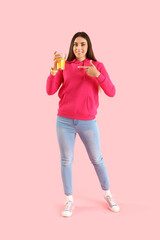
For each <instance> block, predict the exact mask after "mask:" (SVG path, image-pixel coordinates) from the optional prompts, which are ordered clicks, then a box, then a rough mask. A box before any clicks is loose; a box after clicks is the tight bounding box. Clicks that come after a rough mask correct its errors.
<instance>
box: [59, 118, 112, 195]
mask: <svg viewBox="0 0 160 240" xmlns="http://www.w3.org/2000/svg"><path fill="white" fill-rule="evenodd" d="M56 133H57V139H58V144H59V149H60V157H61V176H62V181H63V187H64V194H66V195H70V194H72V191H73V189H72V163H73V155H74V143H75V138H76V133H78V134H79V136H80V138H81V140H82V142H83V143H84V145H85V148H86V150H87V153H88V156H89V159H90V161H91V163H92V164H93V166H94V168H95V171H96V173H97V176H98V179H99V182H100V185H101V188H102V189H103V190H108V189H109V187H110V185H109V178H108V174H107V169H106V166H105V163H104V160H103V157H102V155H101V150H100V137H99V129H98V125H97V122H96V119H93V120H87V121H86V120H77V119H72V118H66V117H60V116H57V119H56Z"/></svg>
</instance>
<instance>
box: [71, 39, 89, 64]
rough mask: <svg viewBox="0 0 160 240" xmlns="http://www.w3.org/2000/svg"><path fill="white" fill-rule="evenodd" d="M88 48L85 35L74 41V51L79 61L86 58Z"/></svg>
mask: <svg viewBox="0 0 160 240" xmlns="http://www.w3.org/2000/svg"><path fill="white" fill-rule="evenodd" d="M87 50H88V43H87V40H86V39H85V38H83V37H77V38H76V39H75V40H74V43H73V53H74V55H75V56H76V58H77V59H78V60H79V61H83V60H84V59H86V53H87Z"/></svg>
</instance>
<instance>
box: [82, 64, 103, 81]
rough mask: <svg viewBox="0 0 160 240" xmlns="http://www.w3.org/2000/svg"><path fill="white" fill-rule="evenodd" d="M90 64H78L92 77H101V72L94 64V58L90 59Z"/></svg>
mask: <svg viewBox="0 0 160 240" xmlns="http://www.w3.org/2000/svg"><path fill="white" fill-rule="evenodd" d="M90 64H91V66H78V68H85V69H86V73H87V74H88V75H89V76H91V77H96V78H97V77H99V75H100V74H101V73H100V72H99V71H98V70H97V68H96V67H95V66H94V64H93V63H92V60H90Z"/></svg>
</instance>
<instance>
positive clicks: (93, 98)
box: [46, 58, 116, 120]
mask: <svg viewBox="0 0 160 240" xmlns="http://www.w3.org/2000/svg"><path fill="white" fill-rule="evenodd" d="M92 63H93V64H94V65H95V66H96V68H97V69H98V71H99V72H100V73H101V74H100V76H99V77H98V78H95V77H91V76H88V75H87V73H86V69H83V68H78V67H77V66H91V65H90V59H88V58H86V59H85V60H83V61H81V62H80V61H79V60H77V59H74V60H72V61H66V63H65V69H64V70H61V69H59V70H58V72H57V73H56V75H55V76H53V75H52V74H50V75H49V76H48V78H47V83H46V92H47V94H48V95H53V94H54V93H55V92H56V91H57V90H58V89H59V88H60V89H59V92H58V96H59V98H60V101H59V109H58V113H57V115H58V116H61V117H67V118H73V119H79V120H92V119H94V118H95V116H96V114H97V108H98V106H99V96H98V84H100V87H101V88H102V89H103V91H104V93H105V94H106V95H107V96H109V97H113V96H114V95H115V92H116V90H115V86H114V85H113V83H112V82H111V80H110V77H109V75H108V73H107V71H106V69H105V67H104V65H103V63H101V62H98V61H93V60H92Z"/></svg>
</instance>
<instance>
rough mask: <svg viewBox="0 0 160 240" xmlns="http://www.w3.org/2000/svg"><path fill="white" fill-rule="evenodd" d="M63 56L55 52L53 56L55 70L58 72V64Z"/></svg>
mask: <svg viewBox="0 0 160 240" xmlns="http://www.w3.org/2000/svg"><path fill="white" fill-rule="evenodd" d="M60 58H61V55H60V54H58V53H57V51H55V52H54V55H53V69H54V70H57V62H58V61H59V60H60Z"/></svg>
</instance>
